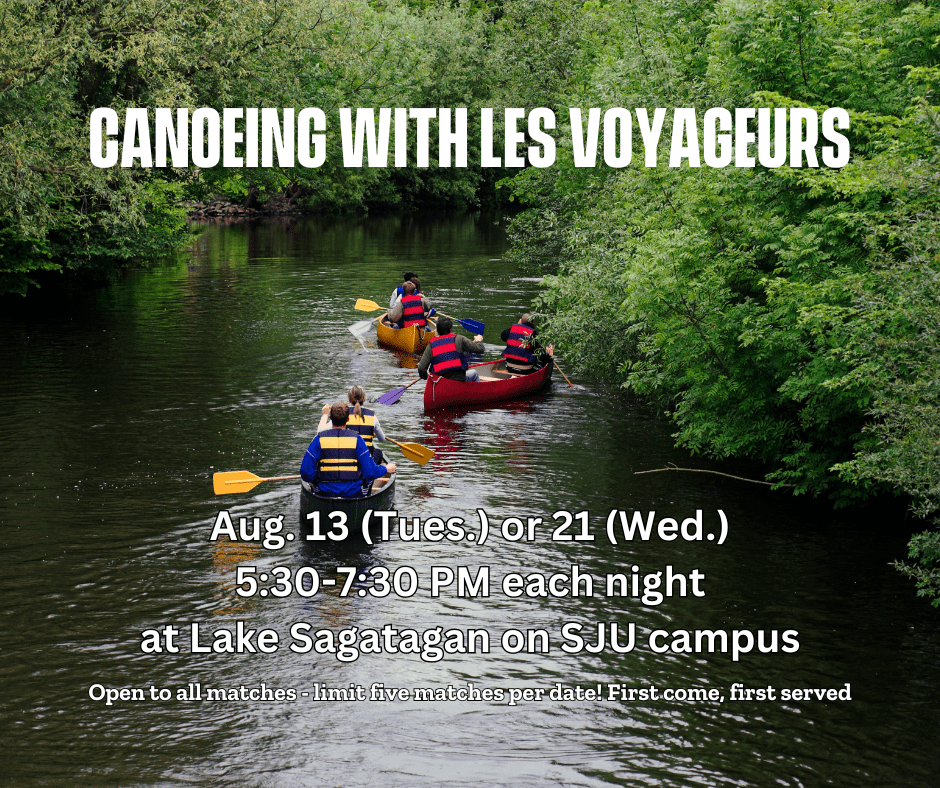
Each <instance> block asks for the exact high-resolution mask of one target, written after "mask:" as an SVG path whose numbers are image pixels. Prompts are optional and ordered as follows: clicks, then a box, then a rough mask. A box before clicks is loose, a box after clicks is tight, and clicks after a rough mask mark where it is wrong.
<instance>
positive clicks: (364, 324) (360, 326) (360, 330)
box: [347, 315, 383, 339]
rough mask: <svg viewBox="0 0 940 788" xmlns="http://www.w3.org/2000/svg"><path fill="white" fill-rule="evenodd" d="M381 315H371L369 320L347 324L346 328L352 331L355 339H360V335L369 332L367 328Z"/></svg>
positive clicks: (362, 335)
mask: <svg viewBox="0 0 940 788" xmlns="http://www.w3.org/2000/svg"><path fill="white" fill-rule="evenodd" d="M382 317H383V316H382V315H379V316H378V317H373V318H372V319H371V320H360V321H359V322H358V323H353V324H352V325H351V326H347V328H348V329H349V330H350V332H352V335H353V336H354V337H356V339H362V337H364V336H365V335H366V334H368V333H369V330H370V329H371V328H372V324H373V323H374V322H375V321H376V320H380V319H381V318H382Z"/></svg>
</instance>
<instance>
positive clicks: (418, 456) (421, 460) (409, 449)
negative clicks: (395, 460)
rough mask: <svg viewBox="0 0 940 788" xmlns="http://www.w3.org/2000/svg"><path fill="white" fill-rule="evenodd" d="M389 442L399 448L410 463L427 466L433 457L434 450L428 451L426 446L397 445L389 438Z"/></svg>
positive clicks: (416, 444)
mask: <svg viewBox="0 0 940 788" xmlns="http://www.w3.org/2000/svg"><path fill="white" fill-rule="evenodd" d="M389 440H390V441H392V443H394V444H395V445H396V446H400V447H401V453H402V454H404V455H405V457H406V458H408V459H409V460H411V461H412V462H416V463H418V465H427V464H428V462H429V461H430V460H431V459H432V458H433V457H434V450H433V449H429V448H428V447H427V446H422V445H421V444H420V443H399V442H398V441H396V440H392V439H391V438H389Z"/></svg>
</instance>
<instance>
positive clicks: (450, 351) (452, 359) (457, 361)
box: [431, 334, 467, 375]
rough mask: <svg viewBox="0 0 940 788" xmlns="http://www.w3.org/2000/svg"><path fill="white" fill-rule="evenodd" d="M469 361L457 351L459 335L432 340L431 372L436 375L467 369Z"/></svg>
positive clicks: (448, 335)
mask: <svg viewBox="0 0 940 788" xmlns="http://www.w3.org/2000/svg"><path fill="white" fill-rule="evenodd" d="M466 368H467V360H466V359H465V358H464V354H463V353H461V352H460V351H459V350H457V335H456V334H444V336H442V337H438V338H437V339H432V340H431V371H432V372H433V373H434V374H435V375H440V374H441V373H442V372H447V371H448V370H452V369H466Z"/></svg>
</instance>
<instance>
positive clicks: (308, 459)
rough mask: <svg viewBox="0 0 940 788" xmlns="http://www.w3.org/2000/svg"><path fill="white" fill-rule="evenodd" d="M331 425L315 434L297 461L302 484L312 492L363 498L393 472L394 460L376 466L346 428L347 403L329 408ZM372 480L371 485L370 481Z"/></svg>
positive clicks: (358, 437)
mask: <svg viewBox="0 0 940 788" xmlns="http://www.w3.org/2000/svg"><path fill="white" fill-rule="evenodd" d="M330 421H331V422H332V425H333V426H332V428H331V429H328V430H325V431H323V432H320V433H317V436H316V437H315V438H314V439H313V440H312V441H311V442H310V446H309V447H308V448H307V453H306V454H304V459H303V462H302V463H301V464H300V477H301V479H303V485H304V487H306V488H307V489H308V490H310V491H311V492H317V493H319V494H320V495H326V496H329V497H333V498H363V497H365V496H366V495H368V494H369V488H370V487H371V489H372V490H373V491H375V490H378V489H379V488H381V487H382V486H384V484H385V483H386V482H387V481H388V479H389V478H390V476H391V474H393V473H395V470H396V469H395V463H393V462H391V463H389V464H388V465H377V464H376V463H375V461H374V460H373V459H372V453H371V452H370V451H369V447H368V446H366V442H365V441H364V440H363V439H362V436H361V435H360V434H359V433H358V432H356V431H354V430H350V429H346V423H347V422H348V421H349V406H348V405H347V404H346V403H345V402H337V403H335V404H334V405H332V406H331V408H330ZM373 479H375V480H376V481H375V483H374V484H372V480H373Z"/></svg>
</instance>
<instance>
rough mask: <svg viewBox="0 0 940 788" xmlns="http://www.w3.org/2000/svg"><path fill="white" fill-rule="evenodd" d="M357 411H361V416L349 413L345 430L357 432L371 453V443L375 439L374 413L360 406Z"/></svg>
mask: <svg viewBox="0 0 940 788" xmlns="http://www.w3.org/2000/svg"><path fill="white" fill-rule="evenodd" d="M359 410H361V411H362V416H356V414H355V413H354V412H353V411H352V410H350V411H349V421H347V422H346V429H347V430H353V431H354V432H358V433H359V434H360V435H361V436H362V439H363V440H364V441H365V442H366V446H368V447H369V451H370V452H371V451H372V441H373V440H374V439H375V411H374V410H369V409H368V408H363V407H362V406H361V405H360V406H359Z"/></svg>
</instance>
